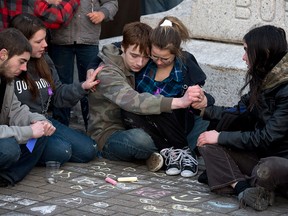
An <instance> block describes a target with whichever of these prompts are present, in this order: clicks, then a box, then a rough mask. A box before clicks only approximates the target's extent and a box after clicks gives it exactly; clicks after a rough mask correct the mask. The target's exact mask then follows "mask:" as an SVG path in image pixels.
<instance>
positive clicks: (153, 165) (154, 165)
mask: <svg viewBox="0 0 288 216" xmlns="http://www.w3.org/2000/svg"><path fill="white" fill-rule="evenodd" d="M163 163H164V160H163V157H162V156H161V155H160V154H159V153H157V152H153V153H152V154H151V156H150V157H149V158H148V159H147V160H146V165H147V167H148V170H149V171H151V172H156V171H158V170H160V169H161V167H162V166H163Z"/></svg>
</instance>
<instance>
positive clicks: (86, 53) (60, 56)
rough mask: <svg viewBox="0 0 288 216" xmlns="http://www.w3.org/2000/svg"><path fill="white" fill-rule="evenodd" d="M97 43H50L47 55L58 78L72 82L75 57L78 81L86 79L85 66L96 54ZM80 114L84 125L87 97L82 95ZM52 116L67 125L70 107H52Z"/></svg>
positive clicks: (65, 81)
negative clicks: (53, 65)
mask: <svg viewBox="0 0 288 216" xmlns="http://www.w3.org/2000/svg"><path fill="white" fill-rule="evenodd" d="M98 51H99V47H98V45H85V44H72V45H55V44H51V45H50V48H49V55H50V57H51V59H52V60H53V62H54V64H55V67H56V69H57V72H58V75H59V78H60V80H61V82H62V83H64V84H71V83H73V77H74V59H75V57H76V63H77V69H78V79H79V82H83V81H85V80H86V75H87V67H88V65H89V63H90V62H91V61H92V59H93V57H94V56H95V55H97V54H98ZM80 103H81V109H82V116H83V119H84V123H85V127H86V129H87V124H88V114H89V110H88V99H87V96H85V97H83V98H82V99H81V101H80ZM53 117H54V118H55V119H57V120H58V121H60V122H61V123H62V124H65V125H67V126H68V125H69V119H70V108H53Z"/></svg>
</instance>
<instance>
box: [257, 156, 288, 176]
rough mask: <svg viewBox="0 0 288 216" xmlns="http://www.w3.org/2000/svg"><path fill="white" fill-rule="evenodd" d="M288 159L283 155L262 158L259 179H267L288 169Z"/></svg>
mask: <svg viewBox="0 0 288 216" xmlns="http://www.w3.org/2000/svg"><path fill="white" fill-rule="evenodd" d="M287 161H288V160H287V159H285V158H281V157H267V158H263V159H261V160H260V162H259V164H258V167H257V170H256V174H257V177H258V179H260V180H266V179H269V178H270V177H271V178H272V177H273V176H275V175H278V174H279V173H283V172H284V171H285V170H287V169H288V163H287Z"/></svg>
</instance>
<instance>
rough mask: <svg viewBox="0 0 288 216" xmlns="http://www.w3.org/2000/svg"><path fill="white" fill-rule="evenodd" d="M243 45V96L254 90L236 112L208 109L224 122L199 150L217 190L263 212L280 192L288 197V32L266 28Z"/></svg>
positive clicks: (253, 33) (212, 116)
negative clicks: (246, 89) (245, 90)
mask: <svg viewBox="0 0 288 216" xmlns="http://www.w3.org/2000/svg"><path fill="white" fill-rule="evenodd" d="M243 42H244V50H245V54H244V55H243V60H244V61H245V62H246V64H247V67H248V71H247V74H246V82H245V85H244V87H243V88H242V89H241V91H240V93H241V92H243V90H244V89H245V88H246V87H247V86H248V87H249V91H248V93H247V94H245V95H243V96H242V97H241V100H240V102H239V103H238V105H236V106H234V107H232V108H227V107H218V106H207V107H203V108H202V110H201V115H202V116H203V118H205V119H210V120H217V119H218V120H220V121H219V124H221V125H222V126H221V127H218V129H217V130H218V131H216V130H211V131H206V132H204V133H202V134H201V135H200V136H199V138H198V142H197V146H198V149H199V151H200V153H201V155H202V156H203V159H204V161H205V165H206V174H207V177H208V184H209V186H210V188H211V190H212V191H214V192H216V193H233V194H236V195H238V198H239V200H240V203H241V204H244V205H248V206H250V207H252V208H253V209H255V210H259V211H261V210H265V209H267V208H268V206H269V205H272V204H273V197H274V192H280V193H281V194H282V195H284V196H285V197H288V71H287V70H288V54H287V41H286V33H285V31H284V30H283V29H282V28H278V27H275V26H271V25H265V26H260V27H256V28H254V29H252V30H250V31H249V32H248V33H247V34H246V35H245V36H244V39H243ZM192 106H193V104H192ZM232 115H235V117H234V118H233V119H232V120H231V118H232V117H231V116H232ZM243 120H244V121H243ZM228 121H230V123H229V124H228ZM240 122H241V123H240ZM224 126H225V129H224ZM232 126H233V127H232ZM237 127H238V128H237ZM202 180H203V179H202Z"/></svg>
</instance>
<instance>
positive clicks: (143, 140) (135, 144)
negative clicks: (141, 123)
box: [102, 128, 158, 161]
mask: <svg viewBox="0 0 288 216" xmlns="http://www.w3.org/2000/svg"><path fill="white" fill-rule="evenodd" d="M153 152H158V150H157V148H156V146H155V145H154V142H153V140H152V138H151V137H150V136H149V135H148V134H147V133H146V132H144V130H142V129H139V128H135V129H129V130H122V131H116V132H115V133H113V134H112V135H111V136H110V137H109V138H108V140H107V141H106V143H105V145H104V147H103V150H102V155H103V157H104V158H107V159H109V160H120V161H134V160H146V159H148V158H149V156H150V155H151V154H152V153H153Z"/></svg>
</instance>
